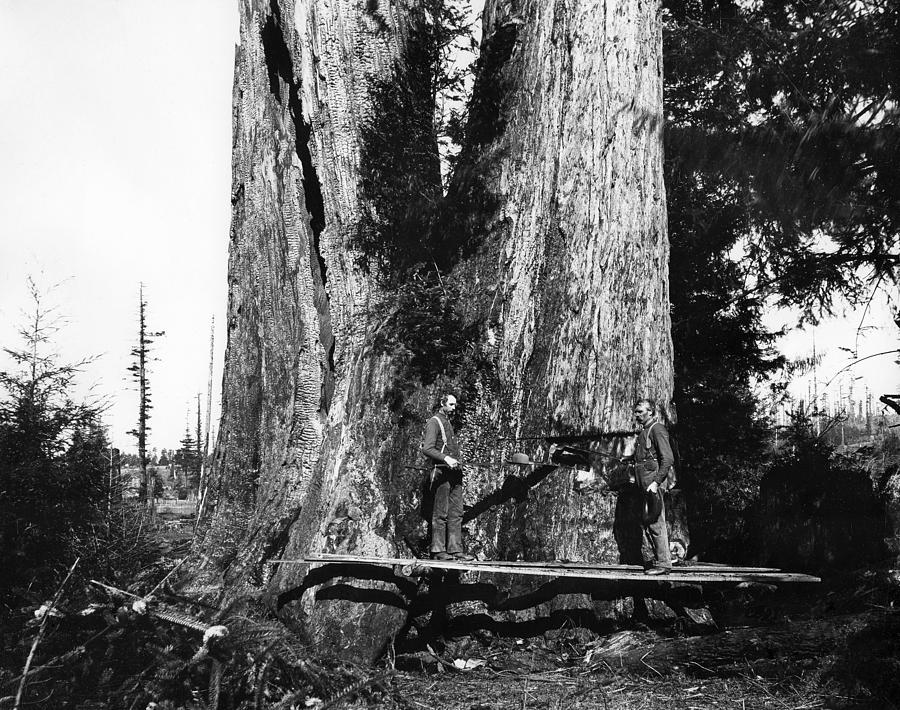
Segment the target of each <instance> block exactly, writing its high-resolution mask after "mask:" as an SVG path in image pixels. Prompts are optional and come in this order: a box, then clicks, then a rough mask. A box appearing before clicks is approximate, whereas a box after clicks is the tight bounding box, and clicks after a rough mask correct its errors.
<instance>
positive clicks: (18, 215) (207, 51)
mask: <svg viewBox="0 0 900 710" xmlns="http://www.w3.org/2000/svg"><path fill="white" fill-rule="evenodd" d="M237 23H238V15H237V7H236V3H234V2H231V1H230V0H127V1H126V0H78V2H73V0H41V1H40V2H36V1H35V0H0V156H2V158H0V159H2V161H3V167H2V170H0V230H2V232H0V345H3V346H7V347H8V346H11V345H15V344H16V339H15V329H16V326H17V325H18V324H19V323H20V322H21V318H20V312H21V309H22V308H23V307H25V306H26V305H27V298H26V293H27V292H26V285H25V278H26V276H27V275H28V274H31V275H33V276H34V277H35V279H36V280H37V281H38V282H39V283H42V284H44V285H50V284H54V283H58V282H62V283H61V285H60V286H59V287H57V288H56V289H55V292H54V293H53V294H52V296H51V297H50V300H52V301H55V302H56V303H57V304H58V305H59V307H60V311H61V312H62V313H63V314H65V315H66V316H67V317H68V319H69V321H70V324H69V325H68V327H66V328H65V329H64V330H63V331H62V332H60V333H59V337H58V341H59V350H60V351H61V353H62V355H63V356H64V359H66V360H76V359H79V358H81V357H83V356H86V355H93V354H100V353H103V357H102V358H101V359H100V360H99V361H98V362H97V363H96V364H95V365H93V366H91V367H90V368H89V370H88V371H87V372H86V373H85V376H84V377H83V378H82V381H83V382H85V383H86V384H89V383H97V389H98V390H99V391H101V392H104V393H106V394H108V395H109V396H110V399H111V401H112V406H111V408H110V410H109V413H108V416H107V418H106V419H107V422H108V423H109V424H110V428H111V434H112V438H113V440H114V442H115V444H116V445H117V446H120V447H123V448H125V449H127V450H133V449H134V443H133V442H134V440H133V439H132V438H131V437H127V436H126V435H125V432H126V431H127V430H128V429H129V428H131V427H133V426H134V423H135V421H136V419H137V416H136V411H137V396H136V394H134V393H133V392H131V391H128V390H127V389H126V387H127V381H126V377H125V376H126V368H127V367H128V364H129V360H130V358H129V354H128V353H129V350H130V348H131V347H132V346H133V344H134V342H135V339H136V331H137V322H136V317H137V303H138V284H139V282H140V281H143V282H144V284H145V290H146V296H147V300H148V303H149V314H148V316H149V324H150V327H151V328H152V329H154V330H165V331H166V335H165V337H163V338H161V339H159V341H158V347H157V349H156V355H157V357H158V358H159V362H157V363H155V364H154V372H153V374H152V379H151V386H152V390H153V398H154V405H155V409H154V411H153V412H152V420H151V427H152V432H151V443H152V445H154V446H157V447H160V448H162V447H166V448H168V447H172V446H177V442H178V440H179V439H180V438H181V437H182V435H183V433H184V427H185V416H186V412H187V409H188V406H189V403H191V402H192V405H191V406H193V407H196V402H195V400H194V399H193V398H195V397H196V394H197V393H198V392H202V394H203V401H204V408H205V399H206V387H207V384H206V383H207V372H208V363H209V324H210V318H211V317H212V316H213V315H215V317H216V326H217V328H216V330H217V334H216V337H217V343H216V350H217V351H218V356H217V361H218V362H219V363H221V359H222V350H223V347H224V332H225V331H224V327H223V326H224V324H225V317H224V314H225V308H226V301H227V285H226V269H227V257H228V229H229V220H230V201H229V198H230V184H231V183H230V180H231V178H230V169H231V168H230V163H231V81H232V76H233V66H234V45H235V43H236V42H237V33H238V28H237ZM220 384H221V367H220V366H219V367H217V372H216V375H215V378H214V386H215V390H216V392H217V393H218V390H219V388H220ZM217 400H218V394H215V395H214V401H217ZM194 416H196V415H194Z"/></svg>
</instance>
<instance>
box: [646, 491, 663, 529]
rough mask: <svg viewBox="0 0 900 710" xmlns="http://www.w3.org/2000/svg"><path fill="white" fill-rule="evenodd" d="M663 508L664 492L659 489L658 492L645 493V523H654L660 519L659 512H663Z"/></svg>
mask: <svg viewBox="0 0 900 710" xmlns="http://www.w3.org/2000/svg"><path fill="white" fill-rule="evenodd" d="M662 509H663V502H662V493H660V492H659V491H657V492H656V493H651V492H650V491H647V492H646V493H644V511H643V516H642V519H643V521H644V525H652V524H653V523H655V522H656V521H657V520H658V519H659V514H660V513H662Z"/></svg>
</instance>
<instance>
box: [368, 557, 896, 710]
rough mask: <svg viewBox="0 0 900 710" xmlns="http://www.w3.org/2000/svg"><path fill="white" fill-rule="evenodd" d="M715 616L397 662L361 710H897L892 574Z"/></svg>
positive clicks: (483, 645) (873, 574)
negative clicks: (719, 621) (688, 623)
mask: <svg viewBox="0 0 900 710" xmlns="http://www.w3.org/2000/svg"><path fill="white" fill-rule="evenodd" d="M735 601H737V602H738V603H735ZM736 608H739V609H740V618H737V617H736V616H735V609H736ZM713 611H714V616H716V611H718V612H719V616H720V617H721V618H728V617H731V622H730V623H729V624H728V626H727V627H723V628H719V629H715V628H712V629H710V628H707V629H704V630H702V631H700V630H698V629H693V630H686V629H685V628H684V626H683V625H681V624H679V623H674V624H672V623H669V624H662V625H657V626H654V628H652V629H651V628H648V627H646V626H644V625H643V624H637V625H634V626H633V627H631V628H627V627H626V628H623V629H622V630H620V631H618V632H616V633H614V634H612V635H609V636H603V637H599V638H594V639H588V638H586V635H585V634H584V633H583V632H578V630H576V629H572V630H570V633H561V634H559V635H558V636H557V637H556V638H555V639H553V640H548V639H547V638H546V637H537V638H532V639H499V638H494V639H489V638H486V637H483V638H480V639H473V638H471V637H469V638H465V639H458V640H456V641H451V642H449V643H448V644H447V645H446V647H444V648H443V649H442V651H441V652H440V654H422V653H418V654H415V655H414V656H412V657H411V658H404V657H402V656H401V657H398V658H397V659H396V660H395V661H394V667H395V668H396V670H395V671H394V673H393V675H392V680H391V683H390V686H385V689H387V688H389V689H390V692H389V693H388V694H386V695H385V696H384V697H382V698H381V700H380V701H379V699H378V697H377V695H376V696H373V697H371V698H370V699H369V700H368V701H367V702H368V703H369V705H368V706H369V707H378V706H384V707H408V708H422V709H425V708H433V709H435V710H438V709H442V708H448V709H449V708H453V709H456V708H459V709H465V710H506V709H512V708H515V709H516V710H525V709H526V708H560V709H562V708H603V709H604V710H606V709H613V708H614V709H621V710H626V709H631V708H633V709H634V710H638V709H640V710H654V709H656V708H659V709H660V710H661V709H663V708H666V709H668V708H682V709H684V710H688V709H691V708H696V709H698V710H699V709H703V708H736V709H740V710H745V709H747V708H760V709H764V708H781V709H785V708H791V709H792V710H805V709H807V708H810V709H811V708H834V709H839V708H841V709H843V708H847V709H849V708H872V709H873V710H874V709H876V708H877V709H879V710H889V709H890V708H900V574H898V573H897V571H891V570H887V569H882V570H880V571H872V570H870V571H862V572H857V573H854V574H849V575H842V576H840V577H837V578H832V579H826V580H825V581H824V582H823V584H822V585H821V586H820V585H816V586H815V587H804V588H802V589H797V588H793V589H790V588H785V589H779V590H777V591H774V592H771V593H768V594H764V595H761V596H757V597H756V598H755V599H747V598H744V599H740V600H731V602H730V604H729V605H726V606H723V608H722V609H719V610H713ZM698 631H700V632H699V633H698Z"/></svg>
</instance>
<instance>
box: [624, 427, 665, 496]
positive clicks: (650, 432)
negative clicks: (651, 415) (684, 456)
mask: <svg viewBox="0 0 900 710" xmlns="http://www.w3.org/2000/svg"><path fill="white" fill-rule="evenodd" d="M650 459H652V460H655V461H656V463H657V464H658V466H655V467H654V466H648V465H642V464H644V463H645V462H647V461H648V460H650ZM634 462H635V470H636V472H637V475H638V480H640V482H641V484H642V485H643V486H644V488H646V487H647V486H649V485H650V484H651V483H653V481H656V482H657V483H658V484H661V483H662V482H663V481H665V480H666V477H667V476H668V475H669V471H670V470H671V468H672V465H673V464H674V463H675V456H674V455H673V454H672V445H671V444H669V432H668V430H667V429H666V427H665V425H664V424H663V423H662V422H660V421H658V420H655V419H654V420H653V421H652V422H650V423H649V424H648V425H647V426H645V427H644V428H643V429H641V430H640V431H639V432H638V437H637V443H636V444H635V447H634ZM652 468H656V470H655V471H651V470H650V469H652Z"/></svg>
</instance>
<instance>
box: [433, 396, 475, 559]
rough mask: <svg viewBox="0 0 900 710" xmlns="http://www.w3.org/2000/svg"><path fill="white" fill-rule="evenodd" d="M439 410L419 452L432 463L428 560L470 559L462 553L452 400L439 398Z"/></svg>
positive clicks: (460, 480)
mask: <svg viewBox="0 0 900 710" xmlns="http://www.w3.org/2000/svg"><path fill="white" fill-rule="evenodd" d="M440 404H441V407H440V409H439V410H438V411H437V413H435V415H434V416H433V417H431V419H429V420H428V422H427V423H426V424H425V439H424V441H423V442H422V453H423V454H424V455H425V456H426V457H427V458H429V459H431V461H432V462H433V464H434V468H433V469H432V471H431V494H432V496H433V497H434V504H433V506H432V513H431V557H432V559H436V560H462V561H467V560H472V559H474V558H473V557H471V556H470V555H467V554H465V553H464V552H463V547H462V515H463V488H462V483H463V471H462V466H461V465H460V462H459V443H458V442H457V441H456V433H455V432H454V431H453V424H451V423H450V418H449V417H450V415H451V414H453V413H454V412H455V411H456V397H454V396H453V395H452V394H445V395H442V396H441V401H440Z"/></svg>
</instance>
